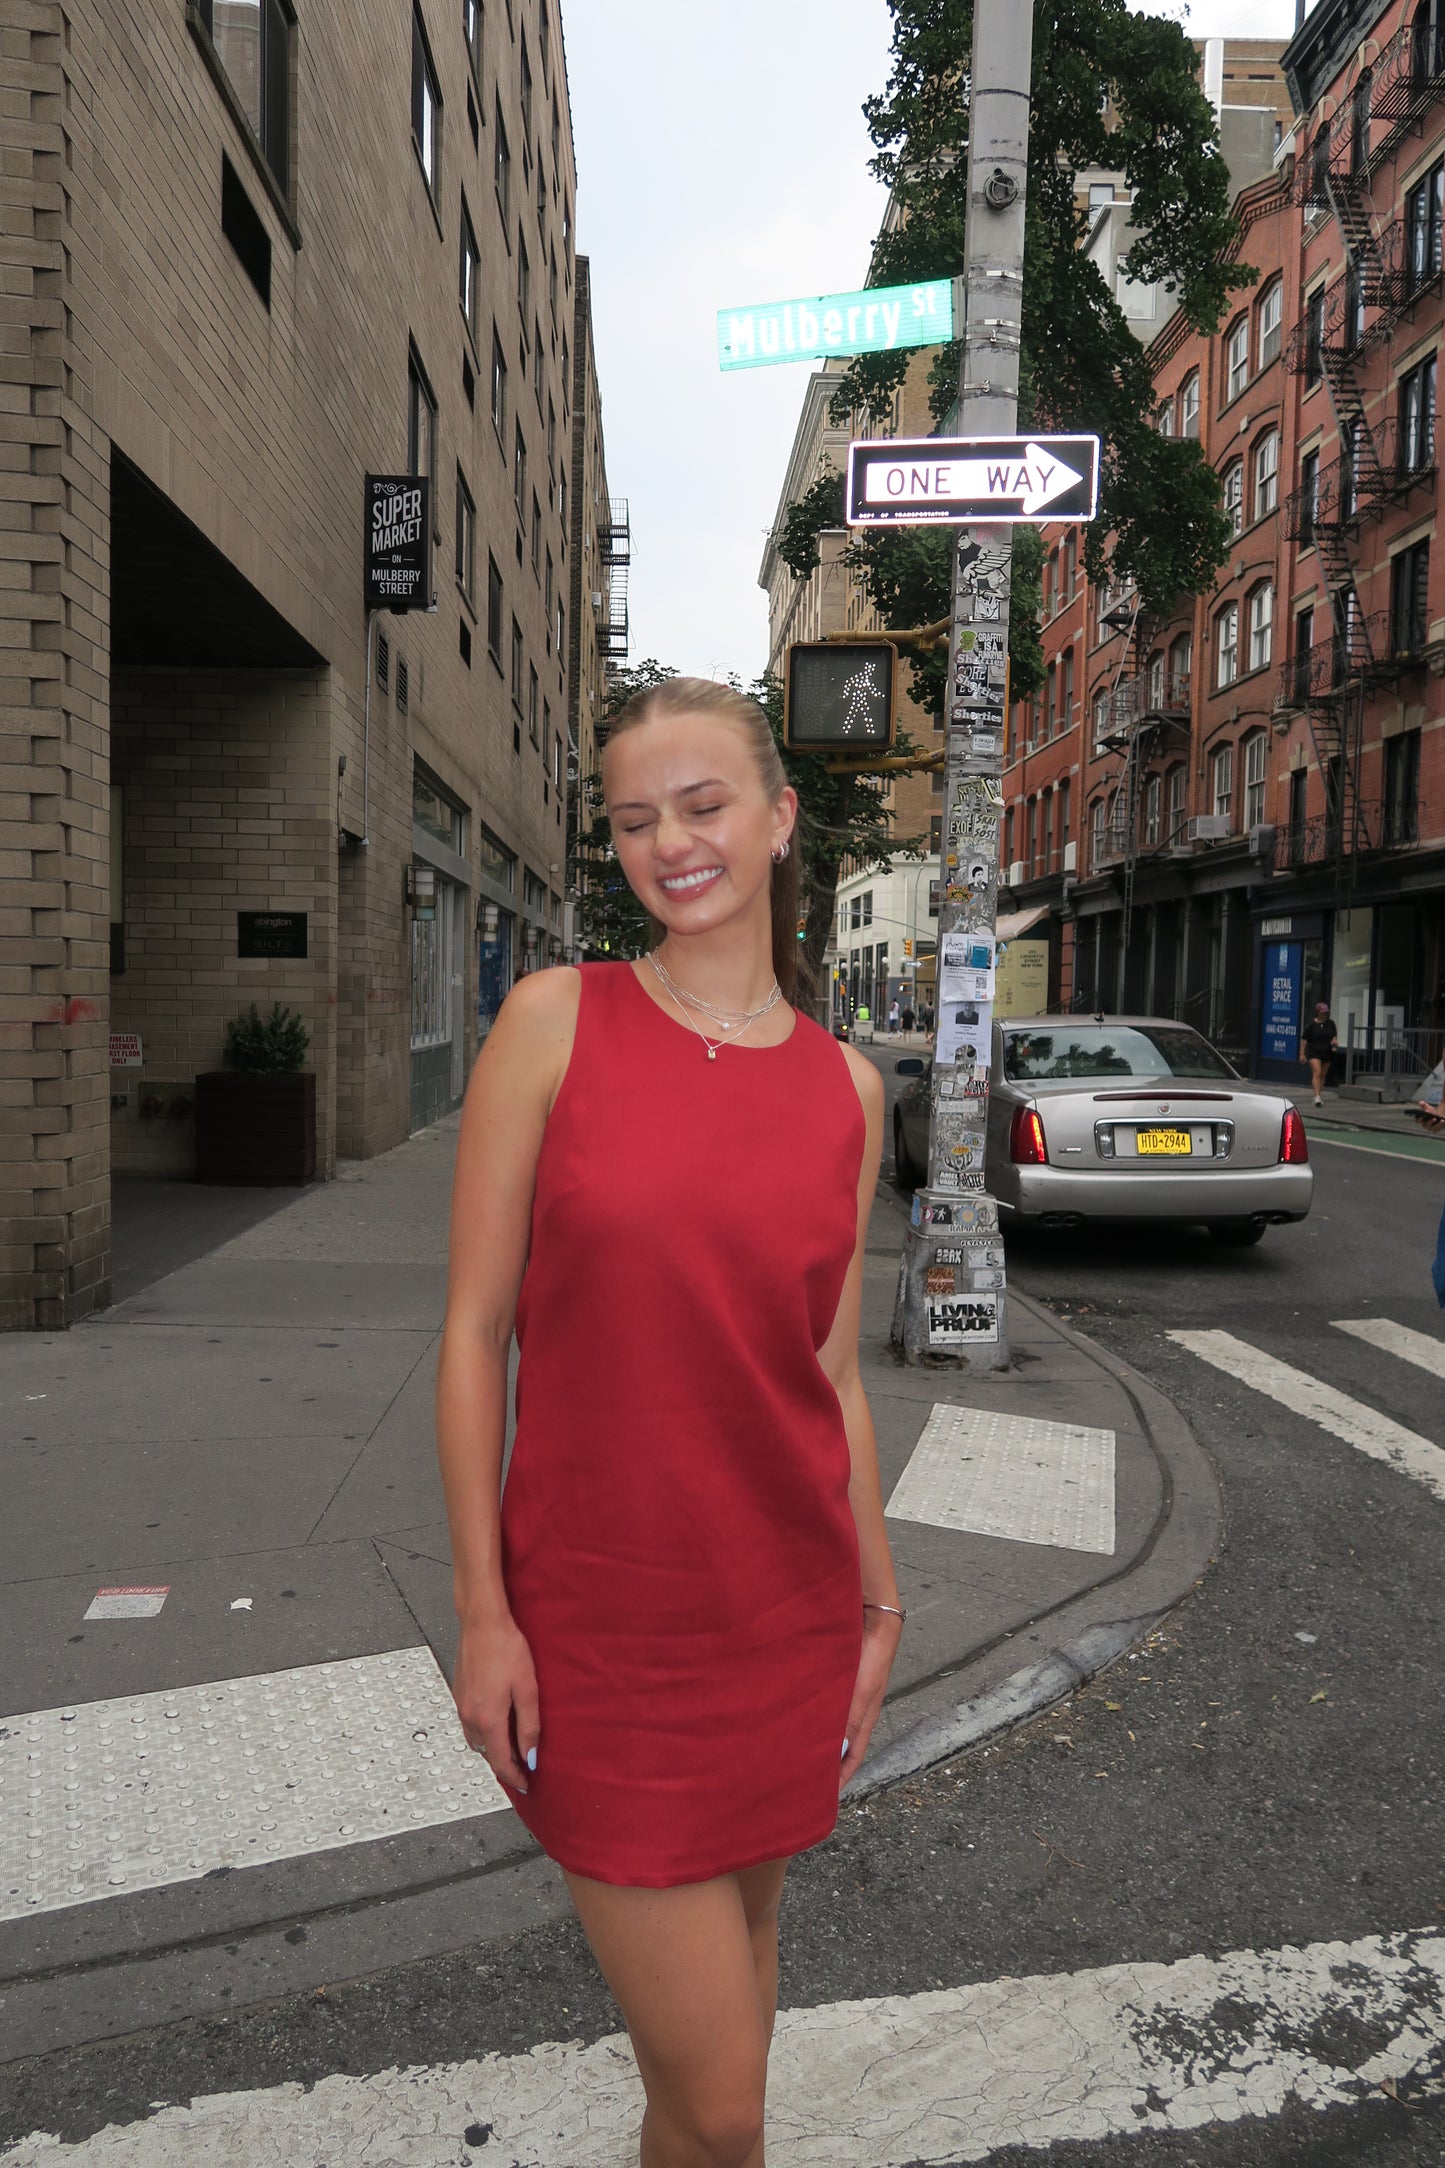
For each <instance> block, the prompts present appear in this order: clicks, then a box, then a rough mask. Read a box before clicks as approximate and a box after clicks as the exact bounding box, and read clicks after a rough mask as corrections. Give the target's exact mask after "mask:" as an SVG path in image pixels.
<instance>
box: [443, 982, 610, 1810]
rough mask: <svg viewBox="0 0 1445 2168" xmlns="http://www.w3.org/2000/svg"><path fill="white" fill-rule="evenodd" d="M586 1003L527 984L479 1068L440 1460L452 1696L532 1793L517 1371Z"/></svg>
mask: <svg viewBox="0 0 1445 2168" xmlns="http://www.w3.org/2000/svg"><path fill="white" fill-rule="evenodd" d="M579 990H580V980H579V976H578V974H577V972H575V971H572V970H556V971H541V972H536V973H534V974H532V975H530V976H528V977H527V978H525V979H522V980H520V981H519V983H518V984H517V985H516V986H515V987H514V988H513V990H512V992H511V993H510V994H509V995H508V996H507V998H506V1000H505V1001H504V1002H503V1004H502V1007H501V1010H500V1012H499V1014H498V1016H497V1020H496V1022H495V1023H494V1024H493V1026H492V1029H491V1031H490V1033H489V1034H488V1037H487V1040H486V1044H485V1045H484V1046H483V1048H482V1051H481V1053H480V1054H479V1055H478V1057H477V1061H476V1066H475V1068H474V1069H473V1071H472V1075H471V1080H470V1082H469V1084H468V1086H467V1094H466V1100H465V1102H464V1104H463V1108H462V1119H461V1127H460V1131H459V1133H458V1137H457V1157H456V1170H455V1173H454V1175H453V1178H452V1208H451V1237H450V1247H449V1253H448V1270H447V1309H446V1323H445V1326H444V1328H443V1331H442V1343H441V1354H440V1360H439V1364H438V1370H437V1395H436V1423H437V1456H438V1459H439V1461H440V1464H441V1477H442V1489H443V1491H444V1493H445V1496H446V1507H447V1522H448V1525H449V1527H450V1530H451V1543H452V1595H453V1602H454V1603H455V1606H456V1613H457V1617H458V1619H459V1621H460V1623H461V1638H460V1641H459V1644H458V1650H457V1665H456V1672H455V1675H454V1677H453V1681H452V1692H453V1695H454V1696H455V1699H456V1704H457V1712H458V1714H459V1716H460V1718H461V1721H462V1729H463V1731H464V1732H465V1733H466V1736H467V1739H468V1742H469V1743H470V1744H471V1745H472V1746H477V1747H484V1748H485V1750H486V1752H487V1756H488V1759H489V1760H490V1762H491V1766H492V1769H493V1772H494V1773H495V1774H496V1776H498V1777H499V1778H500V1779H501V1780H502V1781H503V1782H504V1783H508V1784H512V1785H513V1786H514V1787H515V1788H516V1789H517V1790H519V1791H525V1790H526V1788H527V1780H526V1776H525V1774H524V1772H523V1769H522V1767H521V1763H522V1762H524V1761H525V1759H526V1756H527V1753H528V1751H529V1749H532V1748H535V1747H536V1744H537V1736H538V1710H537V1692H536V1679H535V1676H534V1674H533V1671H532V1663H531V1656H530V1653H529V1651H528V1649H527V1645H526V1642H525V1641H524V1640H523V1638H522V1635H521V1634H520V1633H519V1632H518V1630H517V1627H516V1625H515V1623H514V1621H513V1619H512V1615H511V1610H510V1607H509V1605H508V1602H507V1594H506V1590H505V1588H504V1586H503V1583H502V1554H501V1529H500V1517H501V1515H500V1509H501V1478H502V1453H503V1447H504V1443H505V1440H506V1432H507V1357H508V1352H509V1350H510V1347H511V1341H512V1327H513V1323H514V1321H515V1318H516V1312H517V1296H518V1293H519V1292H520V1289H521V1284H522V1273H523V1270H524V1268H525V1265H526V1261H527V1242H528V1236H529V1231H530V1227H531V1215H532V1193H533V1189H534V1186H535V1181H536V1170H537V1156H538V1153H539V1152H540V1150H541V1145H542V1133H543V1131H544V1129H545V1128H546V1125H547V1116H548V1114H549V1112H550V1111H551V1107H552V1103H553V1100H554V1099H555V1098H556V1095H557V1091H558V1089H559V1087H560V1085H561V1081H562V1077H563V1075H564V1073H565V1071H566V1067H567V1061H568V1057H569V1055H570V1052H571V1046H572V1038H573V1034H574V1032H575V1029H576V1021H577V1003H578V997H579ZM514 1708H515V1710H516V1720H517V1721H516V1729H517V1739H516V1746H515V1751H514V1748H513V1742H512V1738H511V1716H512V1711H513V1709H514Z"/></svg>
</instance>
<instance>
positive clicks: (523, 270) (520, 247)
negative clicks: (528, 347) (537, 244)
mask: <svg viewBox="0 0 1445 2168" xmlns="http://www.w3.org/2000/svg"><path fill="white" fill-rule="evenodd" d="M531 302H532V263H531V258H530V257H529V256H528V254H527V244H526V242H525V241H524V240H523V239H522V236H521V235H520V234H518V235H517V308H518V310H519V311H520V314H521V318H522V336H523V338H525V337H526V336H527V310H528V309H529V308H530V306H531Z"/></svg>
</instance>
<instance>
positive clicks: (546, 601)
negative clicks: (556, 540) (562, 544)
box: [542, 550, 555, 622]
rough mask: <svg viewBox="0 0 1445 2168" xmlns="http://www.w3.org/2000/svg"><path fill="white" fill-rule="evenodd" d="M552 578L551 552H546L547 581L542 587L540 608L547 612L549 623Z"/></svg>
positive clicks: (553, 575) (553, 576)
mask: <svg viewBox="0 0 1445 2168" xmlns="http://www.w3.org/2000/svg"><path fill="white" fill-rule="evenodd" d="M554 578H555V574H554V571H553V567H552V552H551V551H550V550H548V552H547V580H546V585H545V586H544V587H543V590H542V607H543V608H544V609H545V611H546V612H547V617H548V621H549V622H550V621H551V616H552V582H553V579H554Z"/></svg>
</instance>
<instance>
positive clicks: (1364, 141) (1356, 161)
mask: <svg viewBox="0 0 1445 2168" xmlns="http://www.w3.org/2000/svg"><path fill="white" fill-rule="evenodd" d="M1372 80H1373V75H1372V71H1371V70H1370V69H1369V68H1361V70H1360V73H1359V75H1358V77H1357V78H1356V81H1355V87H1354V91H1353V92H1352V94H1351V97H1350V171H1351V173H1361V172H1363V171H1364V168H1365V165H1366V164H1367V162H1368V160H1369V156H1370V84H1371V82H1372Z"/></svg>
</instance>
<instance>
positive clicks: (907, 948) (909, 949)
mask: <svg viewBox="0 0 1445 2168" xmlns="http://www.w3.org/2000/svg"><path fill="white" fill-rule="evenodd" d="M903 953H904V955H905V956H911V955H912V954H913V943H912V942H911V941H905V942H904V944H903Z"/></svg>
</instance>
